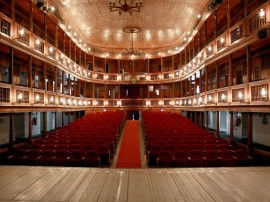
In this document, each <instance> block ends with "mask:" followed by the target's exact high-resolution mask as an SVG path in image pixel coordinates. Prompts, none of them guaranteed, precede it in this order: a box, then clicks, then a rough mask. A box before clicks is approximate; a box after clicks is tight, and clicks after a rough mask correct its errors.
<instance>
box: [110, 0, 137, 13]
mask: <svg viewBox="0 0 270 202" xmlns="http://www.w3.org/2000/svg"><path fill="white" fill-rule="evenodd" d="M141 7H142V0H136V1H135V2H134V1H133V0H118V3H116V2H115V0H109V8H110V12H115V11H117V12H118V13H119V16H120V15H122V13H123V12H125V13H129V15H132V12H133V11H134V12H138V13H139V12H140V11H141Z"/></svg>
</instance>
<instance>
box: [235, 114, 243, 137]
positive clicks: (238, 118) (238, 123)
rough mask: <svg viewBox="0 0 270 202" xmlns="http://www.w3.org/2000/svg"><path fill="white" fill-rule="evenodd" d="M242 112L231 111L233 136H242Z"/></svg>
mask: <svg viewBox="0 0 270 202" xmlns="http://www.w3.org/2000/svg"><path fill="white" fill-rule="evenodd" d="M242 122H243V120H242V113H233V136H234V137H236V138H242Z"/></svg>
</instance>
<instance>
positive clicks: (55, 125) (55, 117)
mask: <svg viewBox="0 0 270 202" xmlns="http://www.w3.org/2000/svg"><path fill="white" fill-rule="evenodd" d="M54 129H55V130H56V129H57V112H54Z"/></svg>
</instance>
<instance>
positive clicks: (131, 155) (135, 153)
mask: <svg viewBox="0 0 270 202" xmlns="http://www.w3.org/2000/svg"><path fill="white" fill-rule="evenodd" d="M116 168H141V158H140V144H139V121H131V120H128V121H126V127H125V129H124V132H123V139H122V144H121V147H120V151H119V155H118V159H117V162H116Z"/></svg>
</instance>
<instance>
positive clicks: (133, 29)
mask: <svg viewBox="0 0 270 202" xmlns="http://www.w3.org/2000/svg"><path fill="white" fill-rule="evenodd" d="M123 31H124V32H126V33H129V34H131V48H126V49H125V50H124V51H123V54H124V55H129V56H131V57H133V58H134V57H135V56H139V55H142V54H143V52H142V50H140V49H138V48H137V49H135V48H134V34H135V33H139V32H140V31H141V29H140V28H138V27H127V28H124V29H123Z"/></svg>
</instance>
